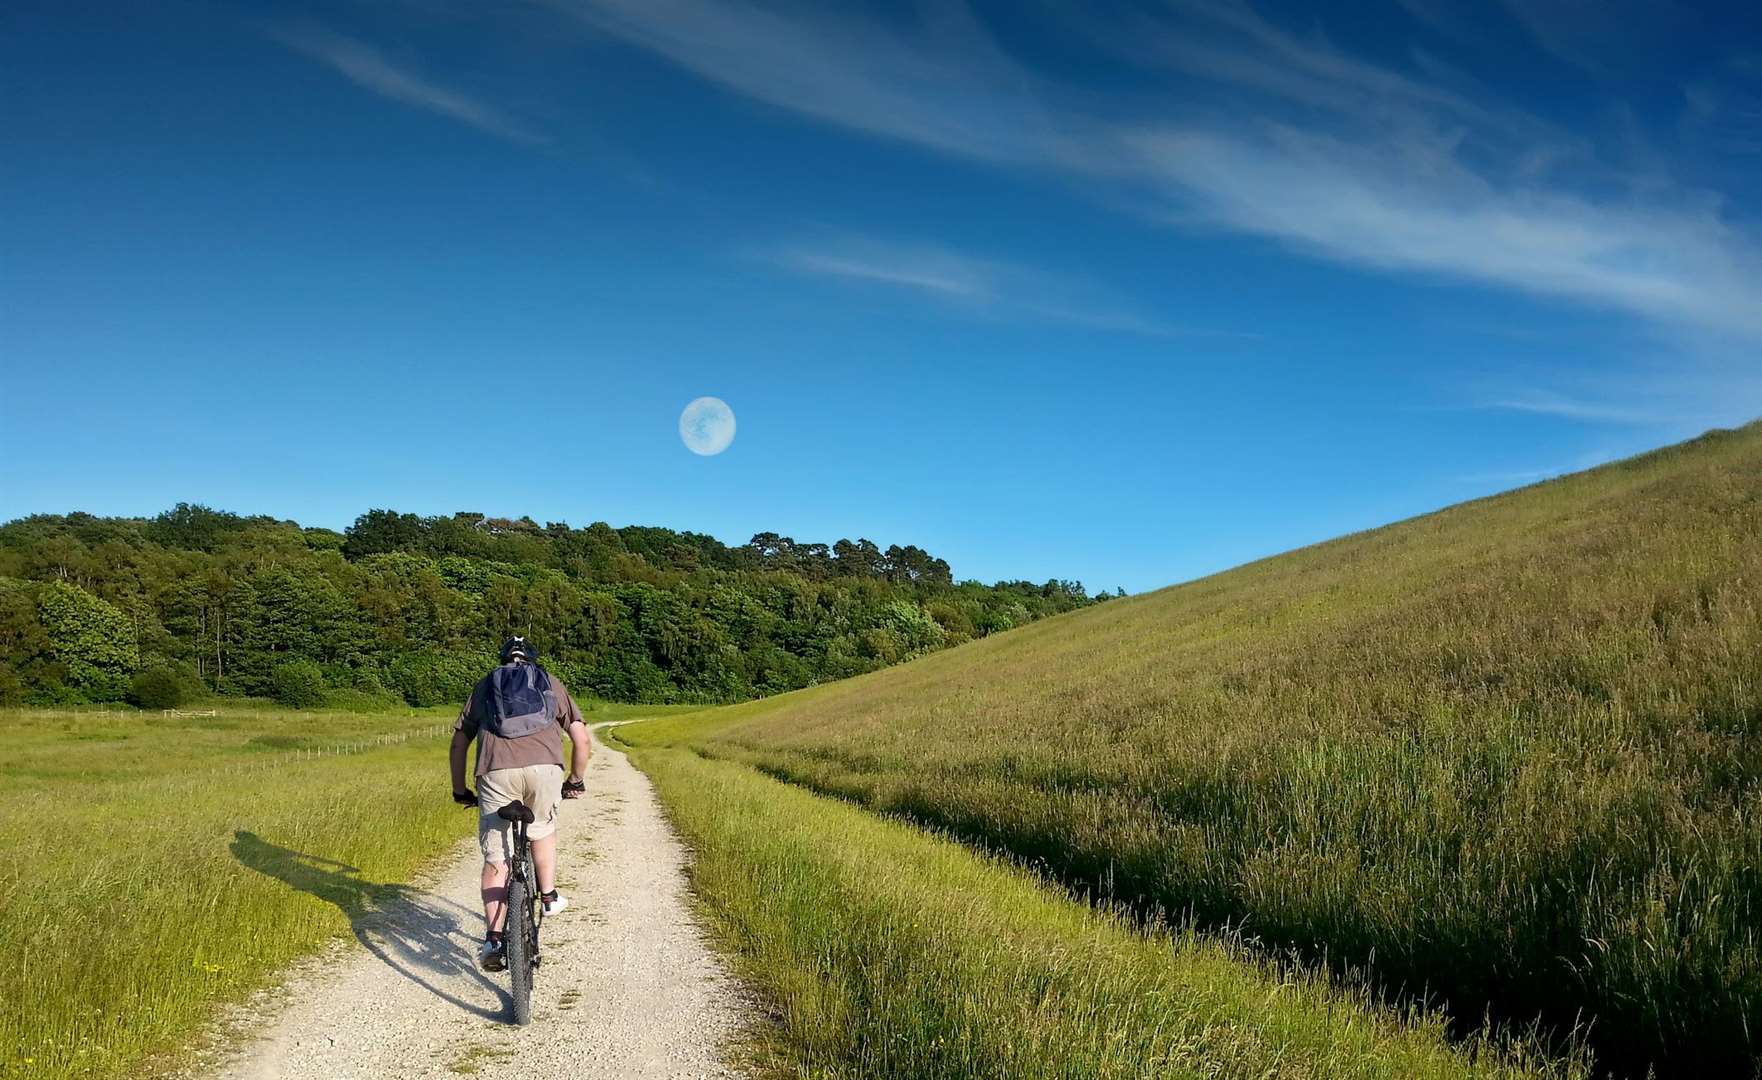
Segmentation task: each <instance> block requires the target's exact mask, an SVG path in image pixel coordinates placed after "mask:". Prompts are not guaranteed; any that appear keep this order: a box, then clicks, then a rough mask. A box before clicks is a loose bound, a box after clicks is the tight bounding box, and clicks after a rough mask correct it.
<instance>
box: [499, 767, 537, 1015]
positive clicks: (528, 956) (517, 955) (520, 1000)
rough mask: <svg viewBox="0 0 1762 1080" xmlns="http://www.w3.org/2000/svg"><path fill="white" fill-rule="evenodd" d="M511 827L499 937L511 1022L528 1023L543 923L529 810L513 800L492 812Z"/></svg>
mask: <svg viewBox="0 0 1762 1080" xmlns="http://www.w3.org/2000/svg"><path fill="white" fill-rule="evenodd" d="M496 816H497V817H499V818H501V819H502V820H503V821H506V822H508V823H509V824H511V825H513V826H514V858H513V860H512V861H511V863H510V866H509V872H508V903H507V916H506V917H505V918H504V919H503V920H502V940H503V942H504V943H505V947H506V948H507V950H508V978H509V981H510V982H512V983H513V1000H514V1023H516V1024H519V1025H521V1026H525V1025H526V1024H530V1023H532V976H533V973H534V972H536V971H537V970H538V928H539V926H540V925H541V924H542V923H543V922H544V905H543V904H542V903H541V902H540V900H539V893H538V872H537V870H536V869H535V868H534V867H533V865H532V848H531V846H530V845H529V844H528V843H527V840H526V826H528V825H530V824H532V822H533V813H532V810H531V808H530V807H528V806H527V805H526V804H525V803H523V802H520V801H519V800H515V801H514V802H511V803H509V804H508V805H506V806H504V807H502V808H501V809H500V810H497V811H496Z"/></svg>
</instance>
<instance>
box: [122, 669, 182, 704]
mask: <svg viewBox="0 0 1762 1080" xmlns="http://www.w3.org/2000/svg"><path fill="white" fill-rule="evenodd" d="M188 696H189V694H188V687H187V686H186V685H185V684H184V680H183V677H182V676H181V675H179V674H178V673H177V672H175V671H173V670H172V669H170V668H168V667H150V668H142V669H141V670H140V671H137V672H135V677H134V678H133V679H132V680H130V682H129V689H128V699H129V700H130V701H132V702H133V703H135V704H136V705H139V706H140V707H141V708H143V709H174V708H176V707H177V706H179V705H182V704H183V703H184V701H185V699H186V698H187V697H188Z"/></svg>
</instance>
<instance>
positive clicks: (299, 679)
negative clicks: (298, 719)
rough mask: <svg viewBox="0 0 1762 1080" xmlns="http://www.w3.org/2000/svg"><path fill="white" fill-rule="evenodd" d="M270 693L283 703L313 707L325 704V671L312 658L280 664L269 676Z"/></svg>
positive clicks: (306, 707)
mask: <svg viewBox="0 0 1762 1080" xmlns="http://www.w3.org/2000/svg"><path fill="white" fill-rule="evenodd" d="M269 685H270V694H271V696H273V697H274V698H275V700H277V701H279V702H281V703H282V704H283V705H288V706H291V707H293V708H296V709H311V708H316V707H317V706H319V705H322V704H324V693H325V687H324V672H323V671H321V670H319V667H318V665H317V664H314V663H313V662H312V661H310V660H289V661H288V662H287V663H285V664H278V665H276V667H275V670H274V671H272V672H271V673H270V676H269Z"/></svg>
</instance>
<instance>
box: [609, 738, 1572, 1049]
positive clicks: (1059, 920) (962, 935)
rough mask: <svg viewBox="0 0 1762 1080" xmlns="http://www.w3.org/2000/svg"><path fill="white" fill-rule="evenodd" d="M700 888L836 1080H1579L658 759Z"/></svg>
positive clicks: (657, 752)
mask: <svg viewBox="0 0 1762 1080" xmlns="http://www.w3.org/2000/svg"><path fill="white" fill-rule="evenodd" d="M637 754H638V758H637V760H638V763H639V764H640V765H641V766H642V768H643V769H644V770H645V771H647V772H648V773H649V775H650V776H652V777H653V778H654V780H655V782H656V785H657V787H658V790H659V791H660V794H661V798H662V800H663V801H664V803H665V805H666V807H667V811H668V816H669V818H670V819H671V820H672V821H673V823H674V824H675V825H676V826H677V827H678V828H679V829H680V831H681V832H682V833H683V834H684V836H685V838H686V840H687V842H688V843H689V844H690V845H691V847H692V849H693V852H694V858H693V865H692V883H693V886H694V888H695V891H696V892H697V894H698V896H699V897H700V899H701V900H702V902H703V904H704V906H705V907H706V909H707V910H708V911H709V912H710V914H711V915H712V917H713V920H712V921H713V925H714V926H715V927H717V928H718V930H719V931H720V933H721V936H722V937H723V938H724V940H725V941H726V942H727V943H728V944H730V945H731V946H732V947H733V949H734V951H735V953H736V955H737V957H738V959H739V962H740V966H741V969H742V971H743V973H744V974H745V975H746V976H747V977H748V978H749V979H750V980H751V981H752V982H754V983H756V984H757V985H758V986H759V987H760V988H762V989H763V990H765V991H766V992H767V993H768V996H769V997H770V998H771V999H772V1000H773V1001H774V1002H775V1003H776V1006H777V1010H778V1016H779V1019H780V1024H779V1030H778V1032H777V1033H776V1035H775V1037H774V1038H773V1039H772V1040H771V1041H770V1042H769V1043H768V1045H767V1046H766V1047H765V1051H766V1052H765V1053H764V1055H763V1056H764V1057H765V1058H766V1059H767V1063H768V1064H770V1065H772V1066H774V1067H776V1068H777V1070H778V1071H780V1072H783V1073H788V1074H791V1075H800V1076H813V1077H821V1078H836V1077H852V1078H854V1077H869V1076H899V1077H922V1078H939V1077H946V1078H949V1080H956V1078H959V1080H966V1078H973V1077H997V1078H1004V1077H1008V1078H1012V1080H1016V1078H1035V1077H1069V1078H1072V1080H1078V1078H1081V1080H1090V1078H1100V1077H1200V1076H1205V1077H1256V1078H1266V1077H1321V1076H1326V1077H1342V1078H1344V1077H1367V1078H1368V1077H1389V1078H1400V1080H1409V1078H1443V1077H1466V1076H1483V1077H1517V1076H1540V1075H1551V1076H1563V1077H1564V1076H1574V1075H1578V1076H1582V1075H1583V1071H1582V1069H1581V1068H1577V1067H1572V1066H1568V1065H1566V1064H1561V1063H1555V1064H1548V1063H1546V1062H1545V1061H1544V1060H1543V1059H1540V1058H1538V1057H1536V1056H1535V1055H1534V1054H1533V1053H1528V1052H1527V1051H1526V1048H1525V1047H1523V1046H1507V1047H1503V1048H1501V1047H1496V1046H1494V1045H1492V1044H1489V1043H1486V1042H1479V1043H1476V1044H1475V1045H1473V1046H1468V1047H1460V1046H1451V1045H1450V1044H1449V1042H1448V1041H1447V1040H1446V1039H1445V1037H1444V1035H1443V1031H1442V1022H1441V1020H1440V1019H1439V1018H1438V1017H1437V1016H1435V1015H1431V1014H1425V1013H1421V1012H1417V1011H1410V1012H1409V1013H1408V1015H1406V1016H1405V1017H1396V1016H1394V1015H1393V1014H1391V1013H1389V1012H1388V1011H1386V1010H1382V1009H1378V1008H1373V1007H1370V1006H1368V1005H1367V1004H1366V1002H1365V1001H1364V1000H1363V997H1362V995H1356V994H1352V993H1348V992H1345V991H1342V990H1339V989H1336V988H1332V987H1329V986H1328V985H1327V982H1326V980H1323V979H1316V978H1312V977H1308V976H1304V975H1298V974H1293V973H1291V972H1289V971H1281V970H1278V969H1276V968H1275V967H1273V966H1272V965H1271V964H1268V963H1266V962H1264V961H1257V960H1255V959H1253V958H1252V957H1250V956H1248V955H1246V954H1245V953H1243V952H1242V951H1241V950H1239V949H1237V948H1234V947H1232V946H1230V945H1229V944H1226V943H1223V942H1220V941H1218V940H1217V939H1216V938H1208V937H1205V936H1201V935H1196V934H1193V933H1189V932H1167V931H1162V930H1152V931H1148V932H1146V931H1142V930H1139V929H1136V928H1135V927H1134V925H1133V924H1132V923H1130V922H1128V921H1126V920H1123V919H1120V918H1117V917H1115V916H1112V915H1108V914H1104V913H1099V912H1096V911H1094V910H1091V909H1090V908H1089V907H1087V906H1086V905H1083V904H1081V903H1077V902H1073V901H1071V900H1070V899H1067V898H1066V897H1064V896H1063V895H1061V894H1059V893H1058V892H1057V891H1055V890H1051V889H1048V888H1046V887H1045V886H1044V885H1042V884H1040V883H1038V882H1036V881H1035V880H1034V878H1033V877H1031V876H1030V875H1028V874H1026V873H1024V872H1022V871H1020V870H1018V869H1016V868H1014V867H1011V866H1008V865H1006V864H1004V863H1002V862H1000V861H997V860H992V859H987V858H984V857H981V856H976V855H974V854H973V853H971V852H970V851H968V850H967V849H965V848H963V847H962V846H960V845H958V844H955V843H952V842H949V841H945V840H939V839H934V838H932V837H928V836H925V835H924V834H923V833H921V832H919V831H917V830H915V829H912V828H910V827H908V826H904V825H901V824H897V823H893V822H888V821H885V820H883V819H880V818H877V817H874V816H872V815H869V814H865V813H863V812H862V811H861V810H858V809H855V808H853V807H850V806H847V805H842V804H839V803H836V802H830V801H828V800H826V799H823V798H819V797H816V796H813V795H810V794H808V793H806V792H803V791H800V790H798V789H793V788H789V787H786V786H784V785H782V784H779V783H777V782H776V781H773V780H769V779H767V778H765V777H763V776H761V775H759V774H758V773H756V772H754V771H753V770H751V769H748V768H745V767H742V766H740V765H736V764H732V763H727V762H714V761H708V760H705V759H702V758H699V757H697V756H694V755H692V754H690V753H687V752H684V751H680V750H667V749H652V748H651V749H644V750H639V751H638V752H637Z"/></svg>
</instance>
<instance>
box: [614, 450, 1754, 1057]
mask: <svg viewBox="0 0 1762 1080" xmlns="http://www.w3.org/2000/svg"><path fill="white" fill-rule="evenodd" d="M1758 586H1762V428H1758V427H1756V426H1751V427H1749V428H1745V429H1743V430H1741V431H1736V432H1718V433H1713V434H1710V435H1708V436H1705V437H1703V438H1701V439H1697V440H1695V441H1693V442H1690V443H1687V444H1684V445H1682V446H1679V447H1674V448H1670V449H1666V450H1663V451H1659V452H1656V453H1653V454H1649V455H1645V456H1643V457H1640V458H1635V459H1633V460H1630V461H1626V462H1621V463H1618V464H1614V465H1610V466H1606V467H1604V468H1600V469H1597V470H1593V471H1591V472H1589V473H1584V474H1580V475H1576V476H1572V477H1567V478H1564V479H1560V480H1555V481H1550V482H1547V483H1544V484H1540V485H1537V486H1535V487H1531V488H1527V489H1524V490H1522V491H1518V492H1514V493H1510V494H1507V495H1503V496H1499V497H1496V498H1491V499H1484V500H1480V501H1477V502H1474V503H1469V504H1465V505H1463V506H1459V507H1455V508H1452V509H1449V510H1446V511H1443V512H1440V513H1436V514H1432V515H1428V516H1426V517H1423V518H1418V519H1415V520H1412V521H1408V522H1403V523H1400V524H1397V525H1394V526H1390V527H1388V528H1384V529H1379V530H1376V531H1373V532H1368V533H1363V534H1359V535H1355V536H1350V537H1346V538H1344V539H1341V540H1338V541H1334V542H1331V543H1327V544H1322V545H1319V546H1316V547H1312V548H1308V549H1304V550H1301V551H1297V552H1293V553H1291V554H1288V555H1284V556H1280V557H1278V558H1273V559H1268V560H1265V561H1262V562H1258V563H1254V564H1251V565H1248V566H1245V567H1242V568H1240V569H1237V570H1234V571H1231V572H1228V573H1224V574H1220V575H1217V576H1215V577H1211V578H1207V579H1204V580H1201V581H1197V582H1193V583H1190V584H1187V585H1182V586H1178V587H1175V588H1171V589H1166V590H1163V591H1161V592H1158V593H1155V594H1151V595H1147V596H1142V597H1136V598H1132V599H1128V600H1124V601H1118V602H1115V603H1111V604H1107V605H1103V606H1101V607H1097V608H1092V609H1088V610H1084V611H1080V612H1076V613H1074V614H1071V615H1066V616H1061V617H1059V618H1056V619H1052V620H1048V621H1046V622H1043V623H1038V624H1035V625H1033V626H1029V627H1024V628H1021V629H1018V630H1015V631H1012V632H1010V633H1008V634H1003V635H998V636H994V637H991V638H987V639H985V640H982V641H977V642H973V643H971V644H969V645H966V646H963V647H961V648H959V649H955V650H951V651H948V652H944V653H940V654H937V655H933V656H929V657H926V658H924V659H921V660H918V661H916V662H913V663H911V664H909V665H906V666H903V667H900V668H895V669H891V670H888V671H884V672H879V673H876V674H873V675H867V676H863V677H861V678H857V679H852V680H848V681H845V682H841V683H837V684H833V685H828V686H823V687H819V688H815V689H811V690H807V691H803V692H799V693H795V694H790V695H787V696H784V697H781V698H775V699H771V700H767V701H760V702H753V703H749V704H746V705H740V706H735V707H732V708H729V709H724V710H719V711H717V712H716V713H714V714H710V719H707V720H706V719H702V718H692V719H681V720H677V721H669V722H664V723H662V724H659V725H647V726H645V729H643V730H637V731H633V732H632V734H631V736H630V737H632V738H641V739H643V740H645V741H648V742H655V741H683V742H687V743H690V744H692V745H693V746H694V747H695V748H696V749H698V750H699V751H700V752H702V753H705V754H708V755H711V756H719V757H726V758H732V759H737V760H739V761H743V762H746V763H749V764H752V765H755V766H757V767H759V768H761V769H763V770H765V771H767V772H769V773H771V774H772V775H773V776H776V777H779V778H783V779H787V780H790V781H793V782H796V783H798V784H802V785H805V786H807V787H810V788H812V789H814V790H816V791H819V792H824V793H832V794H837V795H840V796H844V797H847V798H850V799H853V800H857V801H859V802H861V803H863V804H865V805H867V806H870V807H872V808H875V809H879V810H885V811H889V812H894V813H899V814H903V815H906V816H908V817H910V818H911V819H914V820H916V821H918V822H920V823H923V824H928V825H933V826H936V827H939V828H942V829H945V830H948V831H950V832H952V833H953V834H955V835H958V836H960V837H963V838H966V839H968V840H971V841H974V842H978V843H980V844H982V845H985V846H988V847H991V848H993V849H997V850H1001V851H1005V852H1009V853H1013V854H1014V855H1017V856H1020V857H1022V858H1024V859H1027V860H1031V861H1032V862H1033V863H1034V865H1036V866H1038V867H1040V868H1042V869H1043V870H1045V871H1046V872H1048V873H1050V874H1052V875H1055V876H1056V877H1058V878H1060V879H1062V880H1064V881H1066V882H1067V883H1070V884H1073V885H1076V886H1078V887H1081V888H1084V889H1089V890H1095V891H1099V892H1100V893H1102V894H1104V895H1106V896H1108V897H1110V898H1114V899H1118V900H1121V901H1124V902H1128V903H1132V904H1134V905H1139V906H1141V907H1142V908H1147V909H1160V910H1163V911H1168V912H1175V913H1191V914H1192V915H1193V916H1194V917H1195V918H1196V919H1197V920H1198V921H1199V922H1200V923H1201V924H1218V923H1222V922H1225V921H1230V922H1232V923H1244V924H1245V925H1246V928H1247V931H1248V932H1249V933H1250V934H1253V935H1257V936H1258V937H1259V938H1260V939H1262V940H1263V941H1264V942H1266V943H1268V944H1270V945H1276V946H1280V947H1296V948H1298V949H1299V950H1301V951H1302V952H1304V953H1306V954H1308V955H1311V956H1321V955H1324V954H1325V955H1326V956H1327V957H1328V958H1329V960H1330V962H1335V963H1345V964H1354V965H1358V964H1369V965H1370V966H1371V968H1372V970H1373V971H1374V972H1375V974H1376V976H1377V978H1378V979H1379V980H1380V982H1381V984H1382V985H1384V986H1385V987H1388V988H1390V989H1392V990H1405V991H1413V990H1416V989H1423V990H1424V991H1425V992H1427V993H1430V994H1433V995H1440V996H1441V997H1442V998H1443V999H1445V1000H1447V1001H1448V1002H1449V1003H1450V1004H1451V1005H1452V1006H1453V1008H1454V1009H1455V1011H1456V1012H1457V1014H1458V1015H1459V1016H1462V1017H1465V1018H1467V1019H1468V1020H1471V1021H1472V1020H1478V1019H1479V1018H1480V1017H1482V1016H1483V1015H1484V1014H1486V1013H1487V1012H1488V1011H1491V1013H1492V1014H1493V1015H1495V1016H1497V1017H1501V1018H1505V1019H1512V1020H1518V1021H1528V1020H1530V1019H1533V1018H1536V1017H1538V1016H1540V1017H1543V1018H1545V1019H1546V1020H1547V1021H1548V1022H1550V1023H1552V1024H1557V1025H1563V1026H1570V1025H1571V1024H1573V1023H1574V1022H1575V1020H1585V1021H1589V1022H1590V1024H1591V1030H1590V1039H1591V1042H1592V1044H1593V1045H1594V1047H1595V1048H1596V1049H1597V1051H1598V1052H1599V1054H1600V1059H1601V1061H1602V1063H1603V1064H1604V1065H1605V1066H1607V1067H1610V1068H1613V1069H1615V1070H1617V1071H1619V1072H1622V1073H1629V1074H1639V1073H1643V1071H1644V1069H1645V1067H1646V1065H1647V1064H1648V1063H1655V1064H1657V1065H1658V1067H1659V1068H1660V1070H1661V1072H1663V1073H1666V1074H1674V1075H1695V1074H1705V1073H1706V1071H1716V1072H1717V1074H1720V1075H1738V1074H1742V1075H1748V1074H1750V1073H1751V1072H1752V1071H1754V1069H1755V1067H1756V1062H1757V1056H1758V1055H1757V1045H1756V1039H1758V1038H1762V955H1759V951H1758V950H1759V946H1758V943H1757V940H1756V938H1757V927H1758V926H1759V925H1762V922H1759V919H1762V784H1759V780H1762V738H1759V734H1762V608H1759V606H1758V595H1757V589H1758ZM1752 1033H1754V1034H1752Z"/></svg>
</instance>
